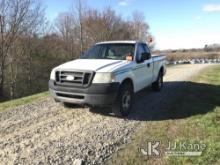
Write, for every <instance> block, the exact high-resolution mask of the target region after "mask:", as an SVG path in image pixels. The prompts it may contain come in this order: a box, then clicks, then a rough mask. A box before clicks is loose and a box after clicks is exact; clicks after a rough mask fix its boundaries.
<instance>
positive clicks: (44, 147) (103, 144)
mask: <svg viewBox="0 0 220 165" xmlns="http://www.w3.org/2000/svg"><path fill="white" fill-rule="evenodd" d="M207 66H209V65H205V64H203V65H200V64H198V65H180V66H175V67H170V68H168V70H167V75H166V76H165V86H164V90H163V91H162V92H160V93H154V92H152V91H151V90H150V89H145V90H143V91H141V92H139V93H138V94H137V96H136V101H135V105H134V108H133V112H132V113H131V115H129V117H128V118H126V119H122V118H117V117H114V116H112V115H111V113H109V112H108V110H107V109H106V110H103V109H102V110H101V109H100V110H98V109H96V110H89V108H87V107H73V108H64V107H63V106H62V105H61V104H59V103H55V102H54V101H53V100H52V99H51V98H46V99H44V100H40V101H36V102H34V103H31V104H29V105H24V106H18V107H16V108H9V109H8V110H7V111H3V112H1V113H0V164H102V163H103V161H104V160H106V159H107V158H108V157H109V156H110V155H111V154H112V153H113V152H116V151H117V150H118V149H120V147H121V146H122V144H124V143H128V142H129V141H130V136H131V135H132V134H133V133H134V132H135V130H136V129H137V127H139V126H140V124H141V122H143V121H148V120H149V121H150V120H152V119H154V118H155V115H158V114H159V112H160V111H161V109H160V106H161V104H166V103H167V102H166V100H168V98H173V97H175V94H176V90H178V88H180V87H181V86H180V85H178V84H179V82H181V81H186V80H188V79H190V77H191V76H193V75H195V74H196V73H197V72H199V71H200V70H201V69H204V68H205V67H207Z"/></svg>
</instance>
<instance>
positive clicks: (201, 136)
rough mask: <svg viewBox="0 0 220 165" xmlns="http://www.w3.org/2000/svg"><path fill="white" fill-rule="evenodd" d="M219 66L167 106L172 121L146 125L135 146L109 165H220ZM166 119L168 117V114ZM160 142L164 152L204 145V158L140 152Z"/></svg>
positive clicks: (200, 75) (189, 85) (116, 156)
mask: <svg viewBox="0 0 220 165" xmlns="http://www.w3.org/2000/svg"><path fill="white" fill-rule="evenodd" d="M219 98H220V65H213V66H210V67H209V68H206V69H204V70H203V71H201V72H200V73H199V74H198V75H197V76H196V77H195V78H194V79H193V80H191V81H190V82H187V83H186V85H185V87H184V89H183V90H182V93H181V95H180V96H179V97H177V98H175V100H173V103H172V104H169V105H167V106H166V107H164V108H166V112H165V113H169V115H170V118H169V119H166V120H160V121H146V122H145V123H144V124H143V126H142V127H141V128H140V129H139V130H138V131H137V132H136V134H135V135H134V136H133V137H132V143H131V144H129V145H127V146H126V147H125V148H124V149H122V150H121V151H118V152H117V153H115V154H114V155H113V157H112V158H111V159H110V160H108V161H107V164H193V165H194V164H216V165H217V164H220V99H219ZM165 115H167V114H165ZM151 140H159V141H161V143H162V146H161V149H162V150H164V148H165V146H167V142H168V141H170V142H172V143H173V142H187V143H188V144H189V143H200V144H205V145H206V149H205V150H204V151H203V153H202V155H201V156H196V157H171V156H165V155H164V154H163V155H162V156H161V157H159V158H155V157H148V156H144V155H143V154H141V152H140V150H139V148H140V147H142V146H144V148H147V142H148V141H151Z"/></svg>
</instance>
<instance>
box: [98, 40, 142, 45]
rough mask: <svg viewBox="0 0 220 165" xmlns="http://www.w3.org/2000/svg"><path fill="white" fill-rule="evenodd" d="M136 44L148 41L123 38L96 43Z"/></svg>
mask: <svg viewBox="0 0 220 165" xmlns="http://www.w3.org/2000/svg"><path fill="white" fill-rule="evenodd" d="M121 43H123V44H136V43H146V42H143V41H135V40H127V41H125V40H122V41H104V42H98V43H96V45H99V44H121Z"/></svg>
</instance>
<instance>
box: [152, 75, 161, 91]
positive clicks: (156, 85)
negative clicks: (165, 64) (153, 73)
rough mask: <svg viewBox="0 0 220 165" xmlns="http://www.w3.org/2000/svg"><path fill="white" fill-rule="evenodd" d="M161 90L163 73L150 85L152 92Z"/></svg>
mask: <svg viewBox="0 0 220 165" xmlns="http://www.w3.org/2000/svg"><path fill="white" fill-rule="evenodd" d="M162 88H163V73H162V72H160V73H159V75H158V78H157V81H155V82H154V83H152V89H153V90H154V91H161V89H162Z"/></svg>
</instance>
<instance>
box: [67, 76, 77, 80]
mask: <svg viewBox="0 0 220 165" xmlns="http://www.w3.org/2000/svg"><path fill="white" fill-rule="evenodd" d="M66 80H68V81H73V80H75V77H74V76H71V75H69V76H67V77H66Z"/></svg>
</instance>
